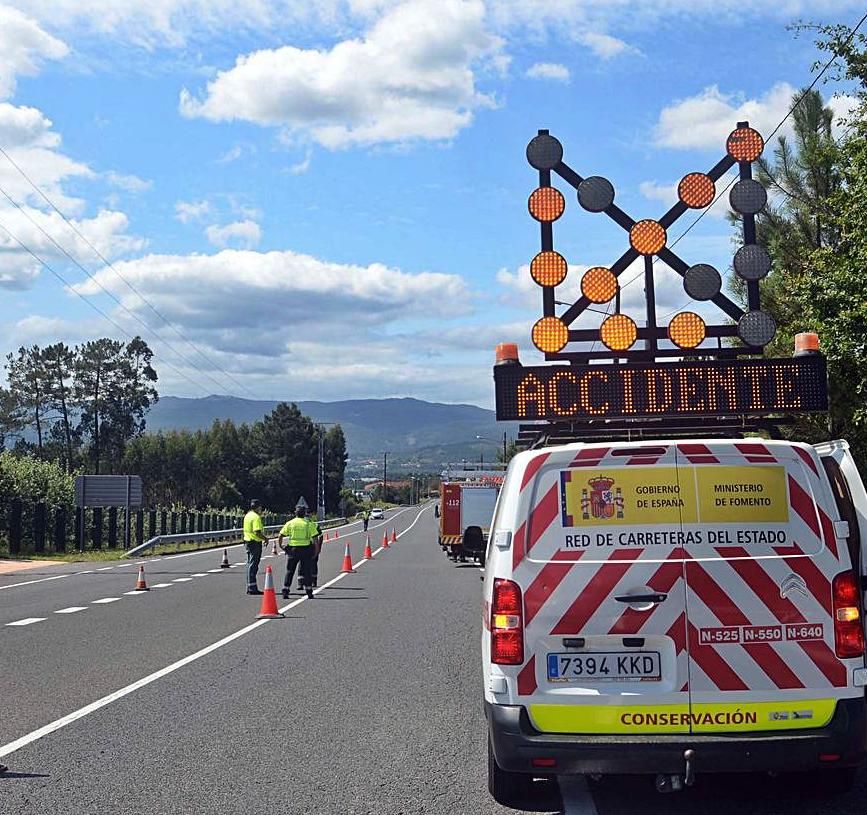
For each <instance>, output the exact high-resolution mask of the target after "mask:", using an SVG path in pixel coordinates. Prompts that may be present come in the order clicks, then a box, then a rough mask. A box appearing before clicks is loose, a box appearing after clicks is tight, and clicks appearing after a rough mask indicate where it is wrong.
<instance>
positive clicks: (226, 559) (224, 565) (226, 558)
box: [220, 549, 229, 569]
mask: <svg viewBox="0 0 867 815" xmlns="http://www.w3.org/2000/svg"><path fill="white" fill-rule="evenodd" d="M220 568H221V569H228V568H229V550H228V549H223V560H222V562H221V563H220Z"/></svg>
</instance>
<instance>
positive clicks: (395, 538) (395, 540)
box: [391, 527, 397, 543]
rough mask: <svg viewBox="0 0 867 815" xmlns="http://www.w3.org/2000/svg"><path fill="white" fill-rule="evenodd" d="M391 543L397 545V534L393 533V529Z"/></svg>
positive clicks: (392, 529) (393, 530) (392, 530)
mask: <svg viewBox="0 0 867 815" xmlns="http://www.w3.org/2000/svg"><path fill="white" fill-rule="evenodd" d="M391 542H392V543H397V532H396V531H395V529H394V527H392V528H391Z"/></svg>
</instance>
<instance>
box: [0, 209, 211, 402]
mask: <svg viewBox="0 0 867 815" xmlns="http://www.w3.org/2000/svg"><path fill="white" fill-rule="evenodd" d="M0 230H2V231H3V232H5V233H6V234H7V235H8V236H9V237H10V238H11V239H12V240H13V241H15V243H17V244H18V245H19V246H20V247H21V248H22V249H23V250H24V251H25V252H27V254H28V255H30V257H32V258H33V259H34V260H35V261H36V262H37V263H39V264H40V265H42V266H43V267H44V268H45V269H47V270H48V271H49V272H51V274H52V275H54V277H56V278H57V279H58V280H59V281H60V282H61V283H62V284H63V285H64V286H66V287H67V288H68V289H69V290H70V291H72V292H73V294H75V295H76V296H77V297H79V298H80V299H81V300H82V301H84V302H85V303H87V305H88V306H90V307H91V308H92V309H93V310H94V311H95V312H96V313H97V314H99V315H100V317H102V318H103V319H104V320H105V321H106V322H108V323H109V324H111V325H112V326H114V328H116V329H117V330H118V331H120V333H121V334H123V335H124V336H125V337H127V339H130V340H133V339H135V337H134V336H133V335H132V334H130V333H129V331H127V330H126V329H125V328H124V327H123V326H122V325H120V324H119V323H118V322H117V321H115V320H114V319H112V317H111V316H109V315H108V314H107V313H106V312H105V311H103V310H102V309H101V308H100V307H99V306H98V305H96V303H94V302H92V301H91V300H89V299H88V298H87V297H86V296H85V295H83V294H82V293H81V292H80V291H77V290H76V289H75V288H74V287H73V285H72V284H71V283H70V282H69V281H68V280H67V279H66V278H65V277H64V276H63V275H62V274H61V273H60V272H58V271H57V269H55V268H54V267H53V266H52V265H51V264H50V263H49V262H48V261H47V260H45V259H44V258H42V257H40V256H39V255H38V254H36V252H34V251H33V250H32V249H31V248H30V247H29V246H27V244H25V243H24V242H23V241H22V240H21V239H20V238H19V237H18V236H17V235H15V234H14V233H13V232H12V231H11V230H9V229H8V227H6V226H5V225H4V224H3V223H0ZM162 364H163V365H165V366H166V367H168V368H170V369H171V370H172V371H174V372H175V373H176V374H177V375H178V376H179V377H180V378H181V379H185V380H186V381H187V382H189V383H190V384H191V385H193V386H194V387H196V388H198V389H200V390H201V391H202V392H203V393H204V394H206V395H207V393H208V389H207V388H203V387H202V385H201V384H200V383H198V382H195V381H194V380H192V379H190V377H189V376H187V375H186V374H185V373H183V372H182V371H180V370H179V369H178V368H176V367H175V366H174V365H172V363H170V362H167V361H166V360H163V361H162Z"/></svg>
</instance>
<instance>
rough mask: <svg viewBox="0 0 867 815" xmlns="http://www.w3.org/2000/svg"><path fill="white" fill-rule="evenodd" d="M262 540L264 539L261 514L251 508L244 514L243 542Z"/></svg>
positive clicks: (260, 541) (259, 541)
mask: <svg viewBox="0 0 867 815" xmlns="http://www.w3.org/2000/svg"><path fill="white" fill-rule="evenodd" d="M263 540H265V526H264V525H263V524H262V516H261V515H259V513H258V512H256V511H255V510H252V509H251V510H250V511H249V512H248V513H247V514H246V515H245V516H244V543H253V542H254V541H256V542H258V543H262V541H263Z"/></svg>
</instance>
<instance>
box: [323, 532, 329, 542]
mask: <svg viewBox="0 0 867 815" xmlns="http://www.w3.org/2000/svg"><path fill="white" fill-rule="evenodd" d="M328 541H329V538H328V532H326V533H325V537H324V538H323V539H322V542H323V543H328Z"/></svg>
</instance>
